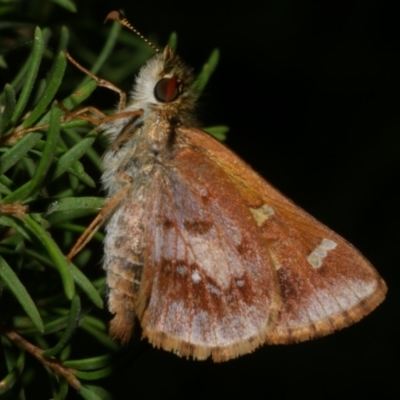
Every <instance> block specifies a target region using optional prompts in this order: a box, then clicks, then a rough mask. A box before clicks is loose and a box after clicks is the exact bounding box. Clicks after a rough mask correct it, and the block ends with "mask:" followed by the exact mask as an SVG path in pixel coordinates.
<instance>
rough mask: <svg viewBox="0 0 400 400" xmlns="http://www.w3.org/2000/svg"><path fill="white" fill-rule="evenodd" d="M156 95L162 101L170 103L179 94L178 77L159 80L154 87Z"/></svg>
mask: <svg viewBox="0 0 400 400" xmlns="http://www.w3.org/2000/svg"><path fill="white" fill-rule="evenodd" d="M154 96H155V98H156V99H157V100H158V101H161V102H162V103H170V102H171V101H174V100H175V99H176V98H177V97H178V96H179V84H178V78H177V77H176V76H173V77H172V78H163V79H161V80H159V81H158V82H157V84H156V87H155V88H154Z"/></svg>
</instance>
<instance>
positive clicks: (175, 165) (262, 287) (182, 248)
mask: <svg viewBox="0 0 400 400" xmlns="http://www.w3.org/2000/svg"><path fill="white" fill-rule="evenodd" d="M164 167H165V168H160V169H158V172H156V173H155V176H154V177H153V179H152V183H151V188H150V189H149V192H148V193H149V195H148V198H147V202H146V216H145V221H146V225H147V226H146V233H145V242H146V250H145V251H146V252H145V257H144V269H143V276H142V282H141V287H140V291H139V306H138V309H137V315H138V317H139V320H140V322H141V325H142V328H143V336H144V337H147V338H148V339H149V341H150V342H151V343H152V344H153V345H155V346H157V347H162V348H164V349H165V350H171V351H173V352H175V353H178V354H179V355H183V356H193V357H194V358H197V359H205V358H207V357H209V356H211V357H212V358H213V360H214V361H224V360H228V359H230V358H234V357H237V356H239V355H241V354H245V353H248V352H250V351H252V350H253V349H255V348H256V347H257V346H259V345H260V344H262V343H265V341H266V338H267V336H268V334H269V332H270V331H271V329H273V327H274V326H275V323H276V318H277V316H278V311H279V309H280V295H279V291H278V284H277V276H276V271H275V269H274V266H273V261H272V259H271V257H270V255H269V253H268V252H267V250H266V248H265V246H264V243H263V239H262V237H261V235H260V232H259V230H258V227H257V225H256V223H255V221H254V219H253V217H252V215H251V213H250V212H249V210H248V208H247V207H246V206H245V204H244V203H243V200H242V199H241V197H240V195H239V193H238V192H237V191H236V189H235V188H234V186H233V185H232V182H231V181H230V180H229V179H228V177H227V175H226V174H225V173H224V171H222V170H221V168H219V167H218V166H217V165H216V164H215V163H213V162H212V161H210V160H209V159H207V158H206V157H204V155H202V154H201V153H199V152H198V151H196V150H193V149H192V148H186V149H183V150H181V151H180V152H179V153H178V154H177V155H176V157H175V158H174V159H173V160H172V161H171V165H167V166H164Z"/></svg>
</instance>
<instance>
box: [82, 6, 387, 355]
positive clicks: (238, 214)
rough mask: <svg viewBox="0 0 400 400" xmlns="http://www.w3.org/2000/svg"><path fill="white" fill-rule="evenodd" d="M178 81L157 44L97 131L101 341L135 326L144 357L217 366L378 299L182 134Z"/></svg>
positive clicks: (335, 323)
mask: <svg viewBox="0 0 400 400" xmlns="http://www.w3.org/2000/svg"><path fill="white" fill-rule="evenodd" d="M109 18H110V19H115V20H117V21H119V22H120V23H121V24H123V25H125V26H128V27H130V25H129V23H128V22H127V21H126V20H125V19H121V18H120V16H119V14H118V13H117V12H113V13H111V14H110V15H109ZM80 68H81V69H83V68H82V67H80ZM192 81H193V76H192V73H191V70H190V69H189V68H187V67H186V66H185V65H184V64H183V63H182V61H181V59H180V58H179V57H178V56H176V55H175V54H174V52H173V51H172V50H171V48H170V47H168V46H167V47H166V48H165V50H164V51H163V52H161V53H158V54H157V55H155V56H154V57H153V58H152V59H150V60H149V61H148V62H147V64H146V65H145V66H144V67H143V68H142V69H141V71H140V73H139V75H138V77H137V78H136V83H135V85H134V89H133V92H132V95H131V98H130V101H129V105H128V106H126V105H125V104H124V103H125V101H124V98H122V100H121V104H120V107H119V109H118V111H117V113H116V114H115V115H114V116H113V117H112V118H111V119H109V120H108V121H106V122H104V123H103V124H102V126H101V129H102V130H103V131H104V133H105V135H107V136H108V137H109V139H110V142H111V146H110V148H109V149H108V151H107V152H106V154H105V156H104V161H103V166H104V174H103V177H102V181H103V185H104V187H105V189H106V191H107V193H108V195H109V197H110V198H111V200H110V202H109V205H108V206H106V211H104V212H103V213H102V216H101V218H100V219H102V218H103V219H104V218H108V222H107V227H106V232H107V234H106V239H105V245H104V253H105V255H104V269H105V270H106V271H107V284H108V287H109V309H110V311H111V313H113V314H114V318H113V320H112V321H111V326H110V332H111V335H112V336H113V337H115V338H117V339H119V340H121V341H122V342H127V341H128V340H129V339H130V337H131V334H132V331H133V327H134V323H135V320H136V319H138V320H139V322H140V325H141V327H142V330H143V337H145V338H147V339H148V340H149V342H150V343H152V344H153V345H154V346H156V347H159V348H163V349H164V350H168V351H172V352H174V353H176V354H178V355H180V356H186V357H189V356H191V357H193V358H195V359H199V360H203V359H206V358H208V357H212V359H213V360H214V361H226V360H229V359H231V358H235V357H238V356H240V355H242V354H246V353H249V352H251V351H253V350H254V349H256V348H257V347H258V346H260V345H262V344H264V343H267V344H276V343H293V342H299V341H303V340H307V339H312V338H315V337H319V336H323V335H327V334H329V333H332V332H334V331H335V330H338V329H341V328H343V327H346V326H349V325H351V324H353V323H354V322H356V321H358V320H360V319H361V318H362V317H363V316H365V315H367V314H368V313H370V312H371V311H372V310H373V309H374V308H375V307H376V306H377V305H378V304H379V303H381V302H382V301H383V299H384V297H385V293H386V290H387V289H386V285H385V283H384V281H383V280H382V279H381V278H380V276H379V275H378V273H377V272H376V270H375V269H374V268H373V267H372V266H371V264H370V263H369V262H368V261H367V260H366V259H365V258H364V257H363V256H362V255H361V254H360V253H359V252H358V251H357V250H356V249H355V248H354V247H353V246H352V245H351V244H349V243H348V242H346V241H345V240H344V239H343V238H341V237H340V236H339V235H337V234H336V233H334V232H332V231H331V230H330V229H329V228H327V227H326V226H324V225H323V224H321V223H320V222H318V221H316V220H315V219H314V218H313V217H311V216H310V215H308V214H307V213H306V212H305V211H303V210H302V209H300V208H299V207H298V206H296V205H295V204H293V203H292V202H291V201H290V200H288V199H287V198H286V197H284V196H283V195H282V194H281V193H279V192H278V191H277V190H276V189H274V188H273V187H272V186H271V185H270V184H269V183H267V182H266V181H265V180H264V179H263V178H261V177H260V176H259V175H258V174H257V173H256V172H254V171H253V170H252V169H251V168H250V167H249V166H248V165H247V164H246V163H245V162H244V161H242V160H241V159H240V158H239V157H238V156H236V155H235V154H234V153H233V152H231V151H230V150H229V149H227V148H226V147H225V146H224V145H223V144H221V143H220V142H218V141H217V140H215V139H214V138H212V137H211V136H210V135H208V134H207V133H205V132H203V131H202V130H200V129H198V128H196V127H195V126H196V125H195V120H194V118H193V108H194V105H195V101H196V95H195V93H194V91H193V90H192V89H191V84H192ZM98 82H99V84H100V85H102V86H107V87H112V88H113V89H114V90H115V88H114V87H113V85H111V84H109V83H108V82H104V81H102V80H99V79H98ZM94 225H95V226H98V225H99V223H98V221H97V222H96V223H95V224H94ZM86 240H87V238H84V239H82V240H81V244H82V242H85V241H86ZM78 247H79V246H78Z"/></svg>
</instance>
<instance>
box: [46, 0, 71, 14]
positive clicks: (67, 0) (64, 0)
mask: <svg viewBox="0 0 400 400" xmlns="http://www.w3.org/2000/svg"><path fill="white" fill-rule="evenodd" d="M51 1H52V2H53V3H55V4H58V5H59V6H61V7H63V8H65V9H66V10H68V11H71V12H76V11H77V10H76V5H75V4H74V2H73V1H72V0H51Z"/></svg>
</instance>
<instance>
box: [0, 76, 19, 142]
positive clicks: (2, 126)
mask: <svg viewBox="0 0 400 400" xmlns="http://www.w3.org/2000/svg"><path fill="white" fill-rule="evenodd" d="M4 95H5V97H6V100H5V105H4V110H3V112H2V113H1V114H0V136H1V135H2V133H3V132H5V130H6V129H7V127H8V125H9V123H10V121H11V117H12V115H13V113H14V109H15V91H14V88H13V87H12V86H11V85H9V84H8V83H6V85H5V86H4Z"/></svg>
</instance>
